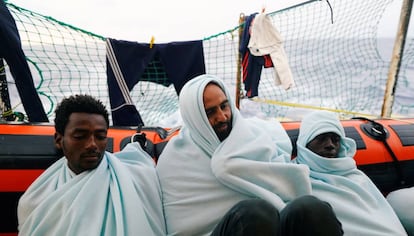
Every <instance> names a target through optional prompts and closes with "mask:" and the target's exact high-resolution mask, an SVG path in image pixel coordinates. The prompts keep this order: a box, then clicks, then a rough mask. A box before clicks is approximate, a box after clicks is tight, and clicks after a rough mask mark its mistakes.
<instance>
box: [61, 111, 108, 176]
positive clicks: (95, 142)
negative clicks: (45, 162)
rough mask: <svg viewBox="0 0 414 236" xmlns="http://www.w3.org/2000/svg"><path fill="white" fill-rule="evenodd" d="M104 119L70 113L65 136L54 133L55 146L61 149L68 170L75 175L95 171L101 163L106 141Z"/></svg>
mask: <svg viewBox="0 0 414 236" xmlns="http://www.w3.org/2000/svg"><path fill="white" fill-rule="evenodd" d="M107 132H108V129H107V125H106V121H105V118H104V117H103V116H102V115H98V114H89V113H72V114H71V115H70V116H69V122H68V124H67V126H66V128H65V135H62V134H60V133H55V145H56V147H57V148H58V149H62V151H63V154H64V155H65V156H66V158H67V160H68V165H69V168H70V169H71V170H72V171H73V172H74V173H76V174H79V173H81V172H83V171H85V170H91V169H95V168H96V167H97V166H98V165H99V163H100V162H101V161H102V157H103V155H104V153H105V148H106V144H107V142H108V140H107Z"/></svg>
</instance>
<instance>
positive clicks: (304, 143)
mask: <svg viewBox="0 0 414 236" xmlns="http://www.w3.org/2000/svg"><path fill="white" fill-rule="evenodd" d="M296 146H297V157H296V158H295V159H294V162H296V163H299V164H305V165H308V166H309V168H310V177H311V183H312V195H314V196H316V197H318V198H319V199H321V200H323V201H326V202H329V204H331V206H332V208H333V210H334V212H335V214H336V216H337V217H338V219H339V220H340V221H341V223H342V227H343V230H344V235H364V236H369V235H372V236H380V235H384V236H387V235H393V236H397V235H407V233H406V232H405V231H404V228H403V226H402V225H401V222H400V221H399V219H398V217H397V215H396V214H395V212H394V211H393V209H392V208H391V206H390V204H388V202H387V201H386V199H385V198H384V195H383V194H382V193H381V192H380V191H379V190H378V188H377V187H376V186H375V184H374V183H373V182H372V181H371V180H370V178H369V177H368V176H367V175H366V174H364V173H363V172H362V171H360V170H358V169H357V165H356V162H355V160H354V158H353V157H354V155H355V154H356V143H355V141H354V140H353V139H351V138H348V137H346V136H345V130H344V128H343V126H342V124H341V122H340V120H339V117H338V115H337V114H335V113H333V112H328V111H314V112H311V113H309V114H307V115H306V116H305V117H304V118H303V119H302V122H301V126H300V129H299V136H298V140H297V145H296Z"/></svg>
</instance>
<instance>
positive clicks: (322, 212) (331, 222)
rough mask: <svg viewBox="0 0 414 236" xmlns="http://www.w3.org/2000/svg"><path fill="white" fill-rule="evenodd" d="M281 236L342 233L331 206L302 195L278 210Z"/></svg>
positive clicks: (312, 235)
mask: <svg viewBox="0 0 414 236" xmlns="http://www.w3.org/2000/svg"><path fill="white" fill-rule="evenodd" d="M280 223H281V225H282V227H281V234H280V235H283V236H297V235H300V236H316V235H318V236H324V235H326V236H336V235H343V234H344V232H343V230H342V224H341V222H339V220H338V219H337V218H336V215H335V213H334V212H333V209H332V207H331V206H330V205H329V204H328V203H327V202H324V201H321V200H319V199H318V198H316V197H313V196H309V195H308V196H303V197H300V198H297V199H295V200H293V201H292V202H290V203H289V204H288V205H287V206H286V207H285V208H283V210H282V211H281V212H280Z"/></svg>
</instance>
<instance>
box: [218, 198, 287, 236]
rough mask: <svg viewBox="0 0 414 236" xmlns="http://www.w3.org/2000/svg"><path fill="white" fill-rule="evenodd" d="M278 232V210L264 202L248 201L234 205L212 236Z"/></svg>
mask: <svg viewBox="0 0 414 236" xmlns="http://www.w3.org/2000/svg"><path fill="white" fill-rule="evenodd" d="M278 231H279V212H278V210H277V209H276V208H275V207H274V206H273V205H272V204H270V203H268V202H267V201H265V200H261V199H249V200H244V201H240V202H239V203H237V204H236V205H234V206H233V207H232V208H231V209H230V210H229V211H228V212H227V214H226V215H225V216H224V217H223V219H222V220H221V221H220V223H219V224H218V225H217V227H216V229H215V230H214V232H213V234H212V235H240V236H241V235H277V232H278ZM257 233H259V234H257Z"/></svg>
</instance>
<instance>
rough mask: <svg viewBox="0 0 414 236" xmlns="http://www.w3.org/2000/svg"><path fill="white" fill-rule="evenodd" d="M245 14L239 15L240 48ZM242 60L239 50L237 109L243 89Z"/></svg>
mask: <svg viewBox="0 0 414 236" xmlns="http://www.w3.org/2000/svg"><path fill="white" fill-rule="evenodd" d="M243 23H244V14H243V13H241V14H240V17H239V48H240V43H241V38H242V35H243V30H244V24H243ZM241 61H242V55H240V51H239V50H237V78H236V98H235V100H236V107H237V109H239V108H240V90H241Z"/></svg>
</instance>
